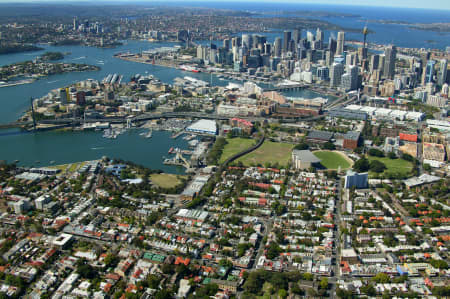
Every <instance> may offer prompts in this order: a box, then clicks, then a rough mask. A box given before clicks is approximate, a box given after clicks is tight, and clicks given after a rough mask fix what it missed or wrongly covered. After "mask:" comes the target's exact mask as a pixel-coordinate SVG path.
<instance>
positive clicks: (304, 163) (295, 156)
mask: <svg viewBox="0 0 450 299" xmlns="http://www.w3.org/2000/svg"><path fill="white" fill-rule="evenodd" d="M318 163H320V159H319V158H317V157H316V156H315V155H314V154H313V153H312V152H311V151H310V150H293V151H292V164H294V167H295V168H296V169H308V168H310V167H311V166H314V164H318Z"/></svg>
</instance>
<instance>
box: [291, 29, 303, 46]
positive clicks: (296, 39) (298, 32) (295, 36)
mask: <svg viewBox="0 0 450 299" xmlns="http://www.w3.org/2000/svg"><path fill="white" fill-rule="evenodd" d="M301 38H302V31H301V30H300V29H295V30H294V31H293V32H292V40H293V41H294V42H295V47H297V44H298V42H299V41H300V39H301Z"/></svg>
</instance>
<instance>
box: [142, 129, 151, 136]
mask: <svg viewBox="0 0 450 299" xmlns="http://www.w3.org/2000/svg"><path fill="white" fill-rule="evenodd" d="M152 134H153V131H152V130H151V129H150V131H148V133H147V134H146V135H145V136H144V137H145V138H152Z"/></svg>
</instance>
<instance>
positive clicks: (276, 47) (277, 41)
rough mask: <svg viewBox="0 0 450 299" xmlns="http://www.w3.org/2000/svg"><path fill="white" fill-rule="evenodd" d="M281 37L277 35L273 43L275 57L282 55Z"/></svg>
mask: <svg viewBox="0 0 450 299" xmlns="http://www.w3.org/2000/svg"><path fill="white" fill-rule="evenodd" d="M281 47H282V46H281V38H280V37H277V38H275V42H274V45H273V51H274V55H275V57H281V50H282V49H281Z"/></svg>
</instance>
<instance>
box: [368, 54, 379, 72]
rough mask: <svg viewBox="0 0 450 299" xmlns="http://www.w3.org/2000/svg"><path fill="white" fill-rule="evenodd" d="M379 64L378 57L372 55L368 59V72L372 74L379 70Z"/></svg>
mask: <svg viewBox="0 0 450 299" xmlns="http://www.w3.org/2000/svg"><path fill="white" fill-rule="evenodd" d="M379 62H380V55H378V54H374V55H372V57H371V58H370V71H371V72H373V71H374V70H378V68H379Z"/></svg>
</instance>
